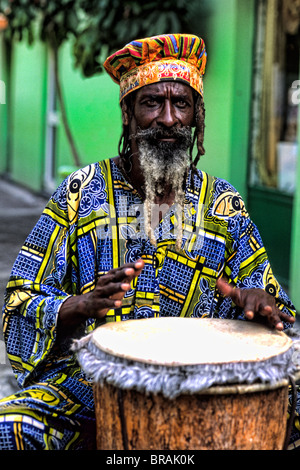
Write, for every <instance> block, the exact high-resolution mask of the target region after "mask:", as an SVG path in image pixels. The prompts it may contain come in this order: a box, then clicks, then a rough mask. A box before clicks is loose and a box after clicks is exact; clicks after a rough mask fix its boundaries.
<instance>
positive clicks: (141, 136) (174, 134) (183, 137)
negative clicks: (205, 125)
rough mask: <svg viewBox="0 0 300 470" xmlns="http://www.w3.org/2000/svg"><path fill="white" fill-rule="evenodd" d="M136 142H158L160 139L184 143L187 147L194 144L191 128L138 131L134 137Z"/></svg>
mask: <svg viewBox="0 0 300 470" xmlns="http://www.w3.org/2000/svg"><path fill="white" fill-rule="evenodd" d="M132 137H134V138H135V139H136V140H138V141H139V140H143V141H145V140H147V141H150V142H156V141H158V140H160V139H177V140H178V141H181V142H184V143H185V144H186V145H191V143H192V129H191V127H187V126H185V127H174V128H171V129H162V128H160V127H158V128H151V129H137V131H136V133H135V134H134V135H133V136H132Z"/></svg>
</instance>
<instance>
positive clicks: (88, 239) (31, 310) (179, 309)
mask: <svg viewBox="0 0 300 470" xmlns="http://www.w3.org/2000/svg"><path fill="white" fill-rule="evenodd" d="M143 222H144V217H143V204H142V200H141V198H140V196H139V194H138V193H137V192H136V191H135V190H134V189H133V188H132V186H131V185H130V184H129V183H128V181H126V179H125V178H124V176H123V174H122V173H121V172H120V170H119V169H118V167H117V166H116V164H115V163H114V161H113V160H105V161H102V162H100V163H96V164H92V165H89V166H87V167H86V168H83V169H81V170H79V171H77V172H75V173H73V174H72V175H70V177H69V178H67V179H66V180H65V181H63V182H62V184H61V185H60V186H59V188H58V189H57V190H56V192H55V193H54V194H53V196H52V197H51V199H50V200H49V202H48V204H47V206H46V208H45V210H44V212H43V214H42V216H41V218H40V220H39V221H38V223H37V224H36V226H35V227H34V228H33V230H32V232H31V233H30V234H29V236H28V238H27V240H26V241H25V243H24V245H23V247H22V249H21V251H20V253H19V255H18V257H17V259H16V262H15V264H14V266H13V270H12V274H11V277H10V280H9V283H8V286H7V293H6V302H5V306H4V309H3V325H4V337H5V341H6V344H7V354H8V357H9V359H10V361H11V364H12V367H13V370H14V372H15V374H16V377H17V380H18V383H19V385H20V387H21V388H24V387H27V388H28V390H32V387H38V389H39V393H40V394H44V395H45V397H46V398H47V400H48V403H51V406H53V408H52V409H54V410H55V409H63V410H66V413H65V414H68V415H69V416H70V417H73V418H74V419H75V417H76V416H77V415H78V414H79V417H78V420H79V421H80V413H84V411H83V410H86V409H88V410H89V411H91V413H92V411H93V394H92V388H91V384H90V383H89V381H88V380H87V378H86V377H85V375H84V373H83V372H82V371H81V370H80V368H79V366H78V365H77V363H76V361H75V360H74V357H73V356H72V355H71V354H70V353H69V351H68V350H65V349H63V348H61V349H60V350H59V351H58V348H57V344H56V341H55V340H56V324H57V317H58V312H59V308H60V306H61V304H62V303H63V302H64V301H65V300H66V299H67V298H68V296H70V295H80V294H83V293H86V292H89V291H91V290H92V289H93V288H94V287H95V283H96V282H97V279H99V277H100V276H102V275H103V274H105V273H107V272H108V271H109V270H110V269H112V268H117V267H119V266H121V265H123V264H124V263H126V262H133V261H136V260H137V259H139V258H143V260H144V262H145V267H144V269H143V271H142V273H141V275H140V276H139V277H138V278H137V279H135V280H134V281H133V283H132V286H131V289H130V290H129V291H128V292H127V293H126V295H125V298H124V300H123V303H122V306H121V308H119V309H117V310H111V311H109V312H108V313H107V315H106V317H105V319H104V321H120V320H127V319H138V318H148V317H153V316H158V315H160V316H193V317H219V318H233V319H234V318H243V312H242V310H241V309H239V308H237V307H235V306H234V305H232V302H231V300H230V299H227V298H223V297H222V296H220V294H219V293H218V291H217V290H216V287H215V286H216V281H217V279H218V278H219V277H220V276H225V277H226V278H227V279H228V280H229V281H230V282H231V283H233V284H234V285H235V286H237V287H240V288H251V287H256V288H262V289H265V290H266V291H267V292H269V293H270V294H271V295H273V296H274V297H275V298H276V301H277V305H278V307H279V308H280V309H282V310H283V311H285V312H287V313H289V314H290V315H295V309H294V307H293V305H292V303H291V301H290V299H289V298H288V296H287V295H286V294H285V292H284V291H283V290H282V288H281V286H280V285H279V284H278V282H277V281H276V279H275V277H274V275H273V273H272V270H271V267H270V264H269V261H268V258H267V254H266V251H265V249H264V246H263V243H262V240H261V238H260V235H259V232H258V230H257V228H256V226H255V225H254V224H253V222H252V221H251V219H250V217H249V215H248V213H247V211H246V209H245V205H244V202H243V200H242V198H241V196H240V195H239V194H238V192H237V191H236V190H235V189H234V188H233V187H232V186H231V185H230V184H229V183H228V182H226V181H224V180H222V179H218V178H214V177H211V176H209V175H208V174H206V173H204V172H201V171H199V172H198V174H197V175H196V176H193V184H192V181H191V175H189V177H188V179H187V185H186V192H185V204H184V218H183V223H184V226H183V239H182V247H181V249H180V250H176V248H175V241H176V235H177V227H178V220H177V212H176V208H175V209H174V207H171V208H170V209H169V210H168V211H167V213H166V215H165V216H164V217H163V219H162V220H160V221H158V223H157V226H156V229H155V235H156V239H157V246H153V245H152V244H151V243H150V241H149V239H148V238H147V236H146V235H145V232H144V223H143ZM98 324H99V323H97V322H95V321H94V320H93V319H90V320H88V321H87V322H86V325H85V332H89V331H91V330H92V329H94V328H95V327H96V326H97V325H98ZM286 326H288V325H286ZM37 384H38V385H37ZM41 384H42V385H41ZM51 390H52V392H51ZM28 394H29V395H30V392H28ZM36 395H38V393H37V392H36ZM41 396H42V395H41ZM14 400H15V401H16V398H14ZM47 400H46V401H47ZM15 401H14V403H15ZM44 401H45V400H44ZM4 402H5V400H4ZM62 402H64V405H62ZM10 403H12V402H11V401H10ZM0 404H1V402H0ZM5 406H6V407H7V408H9V403H8V402H7V401H6V402H5ZM12 410H13V408H12V409H11V413H13V411H12ZM63 414H64V413H63ZM76 419H77V418H76ZM3 420H4V418H3V417H2V421H1V416H0V435H1V423H2V422H3ZM44 432H45V433H46V432H48V431H46V430H45V431H44ZM52 434H53V433H52ZM66 439H69V440H68V441H67V442H69V441H70V440H72V439H73V440H74V439H75V434H73V435H72V436H69V438H66ZM52 441H53V436H52ZM0 442H1V438H0ZM0 448H1V446H0Z"/></svg>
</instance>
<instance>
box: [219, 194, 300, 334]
mask: <svg viewBox="0 0 300 470" xmlns="http://www.w3.org/2000/svg"><path fill="white" fill-rule="evenodd" d="M222 198H223V202H224V196H222ZM226 203H227V204H226V207H227V210H226V218H227V223H228V225H227V240H226V255H225V264H224V267H223V275H225V277H226V278H227V279H228V280H229V282H230V283H232V284H233V285H235V286H236V287H238V288H240V289H253V288H259V289H263V290H265V291H266V292H267V293H268V294H270V295H272V296H273V297H275V299H276V304H277V306H278V308H279V309H280V310H282V311H284V312H285V313H287V314H289V315H292V316H295V314H296V311H295V307H294V305H293V304H292V302H291V300H290V299H289V297H288V295H287V294H286V292H285V291H284V290H283V288H282V287H281V285H280V284H279V282H278V281H277V279H276V277H275V275H274V273H273V271H272V268H271V265H270V262H269V259H268V255H267V252H266V249H265V247H264V244H263V240H262V238H261V236H260V233H259V230H258V228H257V226H256V225H255V224H254V223H253V221H252V220H251V218H250V216H249V214H248V212H247V210H246V208H245V204H244V201H243V199H242V198H241V196H240V195H239V193H238V192H236V191H235V189H234V188H231V189H230V190H229V191H228V192H227V201H226ZM218 204H220V200H219V201H217V203H216V204H215V206H214V210H215V211H216V208H217V206H218ZM218 215H220V214H218ZM218 308H219V314H220V316H222V317H223V316H224V317H225V316H227V317H232V318H233V317H238V316H239V315H241V316H243V312H241V311H240V309H239V308H237V307H235V306H233V305H232V302H231V300H230V299H223V300H222V301H221V302H220V301H219V305H218ZM289 326H291V325H290V324H288V323H286V324H285V327H289Z"/></svg>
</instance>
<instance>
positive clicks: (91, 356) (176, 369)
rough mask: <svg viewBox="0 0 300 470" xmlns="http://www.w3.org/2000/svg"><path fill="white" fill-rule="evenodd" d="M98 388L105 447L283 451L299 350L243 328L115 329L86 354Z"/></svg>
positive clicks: (164, 323)
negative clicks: (294, 362)
mask: <svg viewBox="0 0 300 470" xmlns="http://www.w3.org/2000/svg"><path fill="white" fill-rule="evenodd" d="M77 352H78V358H79V362H80V363H81V365H82V367H83V369H85V370H86V372H87V373H88V374H89V375H90V376H91V377H92V379H93V381H94V395H95V407H96V421H97V447H98V449H108V450H118V449H119V450H123V449H125V450H149V449H150V450H188V449H193V450H196V449H201V450H224V449H230V450H234V449H236V450H246V449H248V450H254V449H257V450H258V449H262V450H272V449H274V450H279V449H282V448H283V445H284V441H285V437H286V427H287V405H288V387H289V381H288V376H289V375H290V374H291V373H292V372H293V366H292V360H291V356H292V341H291V339H290V338H288V337H287V336H286V335H285V334H284V333H280V332H277V331H275V330H270V329H268V328H266V327H263V326H261V325H257V324H254V323H250V322H244V321H237V320H219V319H194V318H158V319H149V320H133V321H126V322H121V323H109V324H106V325H103V326H101V327H99V328H98V329H97V330H95V332H94V333H92V334H91V335H89V337H87V338H84V339H83V340H81V343H80V345H79V346H78V347H77Z"/></svg>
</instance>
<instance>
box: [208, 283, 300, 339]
mask: <svg viewBox="0 0 300 470" xmlns="http://www.w3.org/2000/svg"><path fill="white" fill-rule="evenodd" d="M217 288H218V290H219V291H220V293H221V294H222V295H224V296H225V297H230V298H231V299H232V301H233V302H234V303H235V304H236V305H237V306H238V307H241V308H243V310H244V314H245V317H246V318H247V319H248V320H253V319H254V318H255V317H256V316H257V315H260V316H261V317H265V318H266V320H267V321H268V323H269V324H270V325H272V326H273V327H274V328H276V329H277V330H279V331H282V330H283V329H284V325H283V322H284V321H285V322H289V323H294V322H295V319H294V317H292V316H290V315H288V314H287V313H285V312H282V311H281V310H280V309H279V308H278V307H277V305H276V301H275V298H274V297H272V296H270V295H269V294H268V293H267V292H265V291H264V290H263V289H238V288H235V287H232V286H230V285H229V284H228V283H227V282H226V281H225V280H224V279H219V280H218V281H217Z"/></svg>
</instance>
